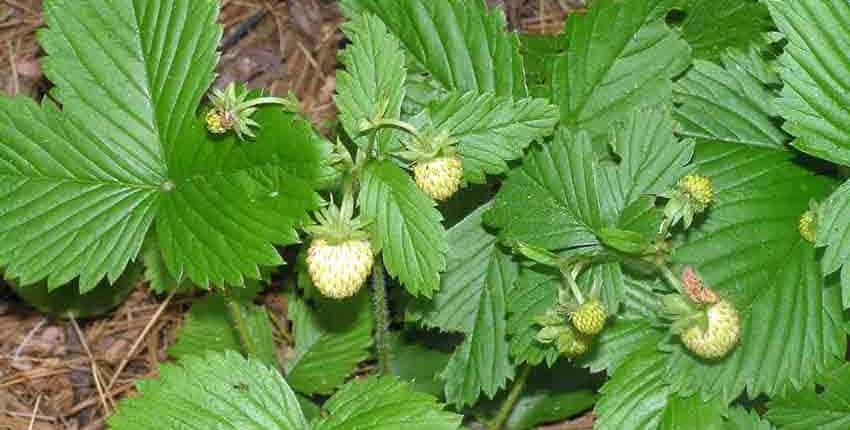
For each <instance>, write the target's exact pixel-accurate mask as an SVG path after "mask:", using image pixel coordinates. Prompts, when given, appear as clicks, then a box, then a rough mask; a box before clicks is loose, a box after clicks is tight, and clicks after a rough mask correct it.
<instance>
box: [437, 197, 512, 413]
mask: <svg viewBox="0 0 850 430" xmlns="http://www.w3.org/2000/svg"><path fill="white" fill-rule="evenodd" d="M488 208H489V205H486V206H482V207H481V208H479V209H477V210H475V211H474V212H472V213H471V214H470V215H469V216H467V217H466V219H464V220H463V221H461V222H459V223H458V224H456V225H455V226H454V227H452V228H451V230H449V235H448V240H449V243H451V244H452V247H451V248H450V249H449V255H448V267H447V269H446V272H445V274H444V275H443V279H442V287H441V288H440V291H439V293H437V294H436V295H435V296H434V299H433V301H430V302H428V303H427V304H425V305H422V306H423V307H424V308H425V309H424V310H423V311H422V312H423V318H422V321H423V323H424V324H425V325H427V326H429V327H437V328H440V329H442V330H447V331H459V332H462V333H464V334H465V336H466V337H465V340H464V342H463V343H462V344H461V345H460V346H459V347H458V348H457V349H456V350H455V352H454V354H453V355H452V357H451V359H450V360H449V363H448V365H447V366H446V369H445V370H444V371H443V373H442V374H441V375H440V376H441V378H443V379H445V381H446V400H447V401H448V402H450V403H455V404H457V405H458V406H463V405H466V404H473V403H475V402H476V400H478V397H479V396H480V394H481V393H482V392H483V393H484V394H486V395H487V396H488V397H490V398H492V397H493V396H494V395H495V394H496V392H498V391H499V390H500V389H502V388H504V387H505V385H506V383H507V381H508V380H509V379H511V378H513V376H514V368H513V365H512V364H511V362H510V359H509V350H508V349H509V348H508V341H507V327H506V325H507V321H506V320H507V309H506V304H505V295H506V294H507V293H508V291H509V290H510V289H511V286H512V285H513V283H514V280H515V279H516V276H517V271H518V267H517V264H516V263H515V262H514V261H513V259H512V257H511V256H510V255H509V254H507V253H505V251H504V250H503V249H502V248H501V247H500V246H499V245H498V244H497V239H496V237H495V236H493V235H491V234H489V233H488V232H487V231H485V230H484V228H483V227H482V225H481V216H482V214H483V213H484V211H486V210H487V209H488Z"/></svg>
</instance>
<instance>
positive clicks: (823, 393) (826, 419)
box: [767, 364, 850, 430]
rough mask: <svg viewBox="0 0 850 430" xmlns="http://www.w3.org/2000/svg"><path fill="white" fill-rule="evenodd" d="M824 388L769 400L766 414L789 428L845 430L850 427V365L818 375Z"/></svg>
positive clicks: (801, 429)
mask: <svg viewBox="0 0 850 430" xmlns="http://www.w3.org/2000/svg"><path fill="white" fill-rule="evenodd" d="M818 384H819V385H820V386H821V387H822V390H815V389H814V387H807V388H806V389H805V390H802V391H800V392H797V393H793V394H790V395H788V396H787V397H785V398H782V399H778V400H775V401H773V402H771V403H770V409H769V410H768V412H767V417H768V419H769V420H770V421H772V422H774V423H776V424H777V425H780V426H782V427H781V428H783V429H788V430H808V429H815V428H816V429H819V430H842V429H846V428H848V426H850V364H845V365H844V366H842V367H840V368H838V369H835V370H833V371H831V372H829V373H827V374H826V375H824V376H822V377H820V378H818Z"/></svg>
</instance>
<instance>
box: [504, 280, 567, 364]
mask: <svg viewBox="0 0 850 430" xmlns="http://www.w3.org/2000/svg"><path fill="white" fill-rule="evenodd" d="M559 276H560V273H557V272H554V273H553V272H551V271H548V270H547V269H545V268H539V267H534V268H523V269H522V270H521V271H520V273H519V276H518V278H517V280H516V282H515V283H514V287H513V288H512V289H511V290H510V292H509V293H508V299H507V302H508V334H509V335H510V346H511V356H512V357H513V358H514V360H515V361H516V362H517V363H520V364H522V363H528V364H530V365H532V366H536V365H539V364H540V363H542V362H544V361H545V362H546V364H547V365H548V366H552V365H553V364H554V363H555V361H557V360H558V357H560V355H561V354H560V352H558V348H557V347H555V345H554V344H548V345H547V344H543V343H540V342H538V341H537V339H536V338H535V336H537V332H538V331H540V328H541V327H540V326H539V325H537V322H536V321H535V318H536V317H538V316H540V315H543V314H545V313H546V311H548V310H549V309H550V308H551V307H552V305H554V304H555V303H557V301H558V283H559V282H560V281H559V278H558V277H559Z"/></svg>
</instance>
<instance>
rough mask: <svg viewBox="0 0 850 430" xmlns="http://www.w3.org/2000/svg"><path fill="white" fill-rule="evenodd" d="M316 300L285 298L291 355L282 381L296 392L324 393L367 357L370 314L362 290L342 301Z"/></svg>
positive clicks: (370, 325) (294, 297)
mask: <svg viewBox="0 0 850 430" xmlns="http://www.w3.org/2000/svg"><path fill="white" fill-rule="evenodd" d="M316 301H317V306H316V307H315V308H311V307H310V306H308V304H307V303H306V302H304V300H303V299H301V298H299V297H297V296H294V295H293V296H290V297H289V310H288V313H287V315H288V317H289V319H290V320H291V321H292V324H293V326H294V327H295V328H294V335H295V356H294V357H292V358H291V359H289V360H288V361H287V362H286V380H287V381H288V382H289V385H290V386H292V388H293V389H294V390H295V391H298V392H299V393H304V394H310V395H312V394H323V395H328V394H331V393H333V391H334V390H335V389H336V388H337V387H339V386H340V385H342V384H343V383H345V381H346V379H348V377H349V376H350V375H351V374H352V373H353V372H354V370H355V369H356V368H357V365H358V364H359V363H360V362H361V361H364V360H366V359H367V358H369V347H370V346H372V326H373V323H372V313H371V312H370V308H369V294H368V293H367V291H365V290H364V291H361V292H360V293H359V294H357V295H356V296H355V297H354V298H352V299H348V300H344V301H336V300H329V299H323V298H316Z"/></svg>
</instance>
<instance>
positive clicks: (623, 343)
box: [578, 318, 664, 375]
mask: <svg viewBox="0 0 850 430" xmlns="http://www.w3.org/2000/svg"><path fill="white" fill-rule="evenodd" d="M663 339H664V333H663V332H661V331H659V330H658V329H656V328H654V327H653V326H652V324H650V323H649V322H647V321H643V320H627V319H622V318H617V319H615V320H614V321H613V322H611V323H609V325H608V326H607V327H606V328H605V330H604V331H603V332H602V333H600V334H599V339H598V340H597V341H596V343H595V344H594V345H593V348H592V349H591V350H590V351H588V353H587V355H585V356H583V357H581V358H580V359H579V361H578V363H579V364H580V365H582V366H583V367H587V368H588V369H590V371H591V372H594V373H597V372H601V371H607V372H608V374H609V375H610V374H612V373H615V372H616V371H617V369H618V368H619V367H620V366H621V365H623V364H624V363H626V362H627V361H628V359H629V357H630V356H631V355H632V354H633V353H635V352H636V351H641V350H646V351H651V350H653V349H657V347H658V344H659V343H661V341H662V340H663Z"/></svg>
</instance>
